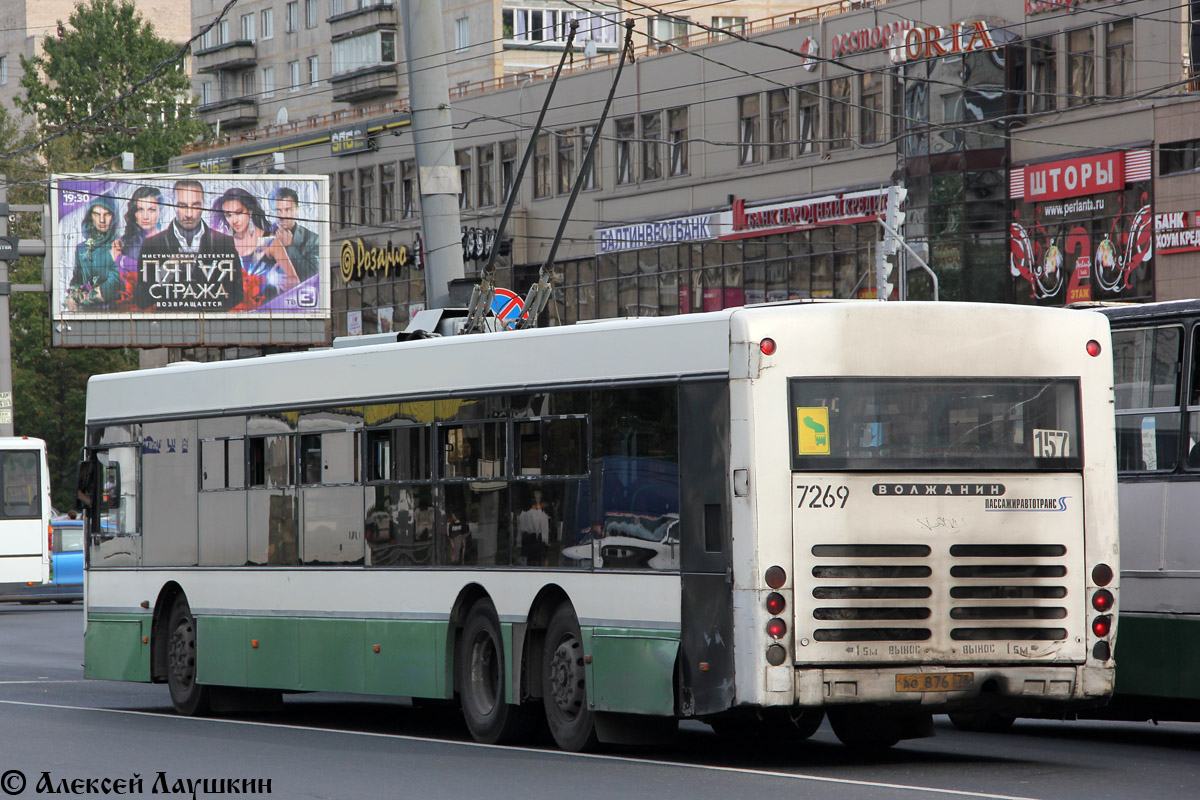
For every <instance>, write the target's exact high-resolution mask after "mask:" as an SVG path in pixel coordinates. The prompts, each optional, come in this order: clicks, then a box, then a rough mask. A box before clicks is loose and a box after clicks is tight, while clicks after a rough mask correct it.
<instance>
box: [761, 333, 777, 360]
mask: <svg viewBox="0 0 1200 800" xmlns="http://www.w3.org/2000/svg"><path fill="white" fill-rule="evenodd" d="M758 349H759V350H761V351H762V354H763V355H764V356H773V355H775V340H774V339H771V338H770V337H768V338H766V339H763V340H762V341H761V342H759V343H758Z"/></svg>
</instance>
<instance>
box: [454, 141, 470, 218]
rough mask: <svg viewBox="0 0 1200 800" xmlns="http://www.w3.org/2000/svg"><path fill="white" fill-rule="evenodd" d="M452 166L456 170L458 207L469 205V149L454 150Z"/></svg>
mask: <svg viewBox="0 0 1200 800" xmlns="http://www.w3.org/2000/svg"><path fill="white" fill-rule="evenodd" d="M454 166H455V168H456V169H457V170H458V207H459V208H460V209H468V208H470V207H471V149H470V148H464V149H462V150H455V151H454Z"/></svg>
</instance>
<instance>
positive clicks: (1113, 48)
mask: <svg viewBox="0 0 1200 800" xmlns="http://www.w3.org/2000/svg"><path fill="white" fill-rule="evenodd" d="M1104 64H1105V83H1106V85H1107V87H1108V96H1109V97H1124V96H1125V95H1127V94H1129V93H1130V92H1131V91H1132V90H1133V20H1132V19H1124V20H1121V21H1120V22H1112V23H1109V25H1108V41H1107V43H1106V44H1105V57H1104Z"/></svg>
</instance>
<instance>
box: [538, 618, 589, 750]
mask: <svg viewBox="0 0 1200 800" xmlns="http://www.w3.org/2000/svg"><path fill="white" fill-rule="evenodd" d="M542 705H543V706H544V707H545V709H546V723H547V724H548V725H549V726H550V734H551V735H552V736H553V737H554V741H555V743H556V744H557V745H558V746H559V747H560V748H562V749H563V750H567V751H570V752H579V751H581V750H587V749H590V748H592V747H594V746H595V745H596V741H597V740H596V720H595V714H593V713H592V710H591V709H590V708H588V702H587V672H586V671H585V668H584V660H583V635H582V634H581V633H580V631H579V622H578V620H576V619H575V612H574V610H572V608H571V607H570V606H569V605H566V604H563V605H561V606H559V607H558V610H557V611H555V612H554V616H553V617H551V618H550V625H549V627H547V628H546V646H545V648H544V650H543V660H542Z"/></svg>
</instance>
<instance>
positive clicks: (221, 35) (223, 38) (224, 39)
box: [217, 19, 229, 44]
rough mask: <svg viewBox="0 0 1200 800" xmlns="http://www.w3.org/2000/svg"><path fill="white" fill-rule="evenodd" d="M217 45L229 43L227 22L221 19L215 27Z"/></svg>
mask: <svg viewBox="0 0 1200 800" xmlns="http://www.w3.org/2000/svg"><path fill="white" fill-rule="evenodd" d="M217 39H218V41H217V44H226V43H228V42H229V20H227V19H223V20H221V22H220V23H219V24H218V25H217Z"/></svg>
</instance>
